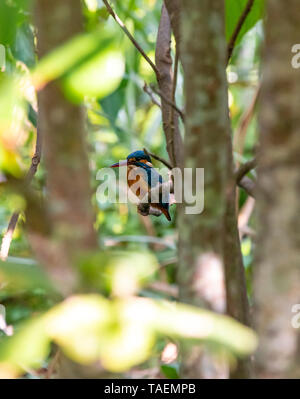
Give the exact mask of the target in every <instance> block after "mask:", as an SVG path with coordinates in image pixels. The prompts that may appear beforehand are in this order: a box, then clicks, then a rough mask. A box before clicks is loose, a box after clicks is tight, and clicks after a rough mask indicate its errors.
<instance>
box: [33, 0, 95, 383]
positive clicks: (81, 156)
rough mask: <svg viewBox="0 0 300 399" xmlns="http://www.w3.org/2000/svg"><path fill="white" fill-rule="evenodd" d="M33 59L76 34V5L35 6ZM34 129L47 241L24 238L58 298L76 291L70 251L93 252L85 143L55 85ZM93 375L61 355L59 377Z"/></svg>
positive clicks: (74, 113) (45, 92) (55, 1)
mask: <svg viewBox="0 0 300 399" xmlns="http://www.w3.org/2000/svg"><path fill="white" fill-rule="evenodd" d="M36 26H37V36H38V54H39V57H43V56H45V55H46V54H48V53H49V52H50V51H51V50H53V49H55V48H56V47H58V46H60V45H61V44H63V43H64V42H65V41H67V40H68V39H70V38H72V37H73V36H75V35H76V34H78V33H80V31H81V28H82V10H81V3H80V0H64V1H61V0H52V1H49V0H38V1H36ZM38 108H39V109H38V125H39V126H38V128H39V129H40V130H41V131H42V133H43V139H44V143H43V151H44V156H45V165H46V170H47V207H48V210H49V214H50V222H51V225H52V228H53V230H52V235H51V237H43V236H41V235H38V234H36V233H34V232H31V234H30V241H31V244H32V246H33V248H34V250H35V252H36V255H37V257H38V258H39V259H40V260H41V262H42V263H43V264H44V265H45V266H46V268H47V270H48V271H49V273H50V274H51V275H52V277H54V278H55V280H56V282H57V284H58V287H59V288H61V289H62V292H63V294H65V295H69V294H72V293H74V292H75V291H76V290H78V289H79V282H78V279H77V275H76V272H75V268H74V267H73V260H74V253H75V251H85V250H90V249H94V248H96V247H97V236H96V233H95V231H94V229H93V213H92V208H91V190H90V185H89V180H90V175H89V166H88V158H87V152H86V143H85V128H84V113H83V109H82V107H80V106H76V105H74V104H71V103H70V102H69V101H67V99H66V98H65V96H64V94H63V92H62V90H61V88H60V85H59V82H51V83H49V84H48V85H47V86H46V87H45V88H43V89H42V90H41V91H40V92H39V94H38ZM99 375H100V371H99V369H98V370H97V369H93V367H82V366H80V365H76V364H74V363H73V362H71V361H70V360H69V359H68V358H66V357H64V356H63V355H62V356H61V357H60V368H59V373H58V376H59V377H61V378H62V377H65V378H86V377H87V376H88V377H94V376H99Z"/></svg>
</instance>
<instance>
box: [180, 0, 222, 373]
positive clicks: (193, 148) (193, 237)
mask: <svg viewBox="0 0 300 399" xmlns="http://www.w3.org/2000/svg"><path fill="white" fill-rule="evenodd" d="M181 12H182V15H181V19H182V29H181V34H182V45H181V50H180V51H181V59H182V64H183V69H184V74H185V96H186V133H185V168H192V169H193V172H194V173H195V170H196V168H204V173H205V190H204V194H205V205H204V211H203V213H202V214H201V215H189V214H186V213H185V210H184V209H183V210H182V212H181V215H180V216H181V217H180V266H179V272H178V280H179V285H180V299H181V300H182V301H184V302H187V303H191V304H193V305H197V306H204V307H207V308H210V309H213V310H215V311H218V312H224V311H225V306H226V304H225V286H224V271H223V241H222V240H223V234H224V216H225V210H226V181H227V171H228V157H227V156H226V148H227V143H228V141H227V140H228V135H229V132H230V124H229V118H228V109H227V84H226V74H225V60H226V44H225V36H224V4H223V2H220V1H219V0H203V1H201V2H199V1H198V0H186V1H185V2H184V4H182V10H181ZM202 194H203V193H198V195H202ZM182 376H183V377H184V378H219V377H226V368H225V371H224V367H223V366H221V367H220V366H219V364H218V363H217V362H216V361H215V360H214V359H213V358H212V356H211V354H208V353H207V351H206V350H204V349H203V348H202V347H200V346H198V347H193V348H186V350H185V353H184V356H183V368H182Z"/></svg>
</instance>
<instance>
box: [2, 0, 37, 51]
mask: <svg viewBox="0 0 300 399" xmlns="http://www.w3.org/2000/svg"><path fill="white" fill-rule="evenodd" d="M29 5H30V1H28V0H14V1H9V0H1V2H0V43H1V44H5V45H11V44H13V42H14V40H15V37H16V33H17V27H18V25H19V24H21V23H22V22H23V21H24V20H25V19H26V18H25V13H24V10H27V9H28V7H29Z"/></svg>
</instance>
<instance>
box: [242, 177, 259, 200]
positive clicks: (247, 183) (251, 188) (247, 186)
mask: <svg viewBox="0 0 300 399" xmlns="http://www.w3.org/2000/svg"><path fill="white" fill-rule="evenodd" d="M238 186H239V187H241V188H242V189H244V190H245V191H246V193H247V194H249V195H251V197H253V198H255V187H256V184H255V182H254V181H253V180H251V179H249V177H247V176H244V177H243V178H242V179H241V180H240V181H239V182H238Z"/></svg>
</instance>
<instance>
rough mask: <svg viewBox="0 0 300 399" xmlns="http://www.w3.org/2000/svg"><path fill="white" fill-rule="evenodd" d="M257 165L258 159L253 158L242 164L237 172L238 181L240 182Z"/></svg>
mask: <svg viewBox="0 0 300 399" xmlns="http://www.w3.org/2000/svg"><path fill="white" fill-rule="evenodd" d="M256 166H257V159H256V158H253V159H251V161H248V162H245V163H244V164H242V165H241V166H240V167H239V169H238V170H237V171H236V172H235V178H236V182H237V183H239V182H240V181H241V180H242V178H243V177H244V176H245V175H246V174H247V173H248V172H250V170H252V169H254V168H256Z"/></svg>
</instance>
